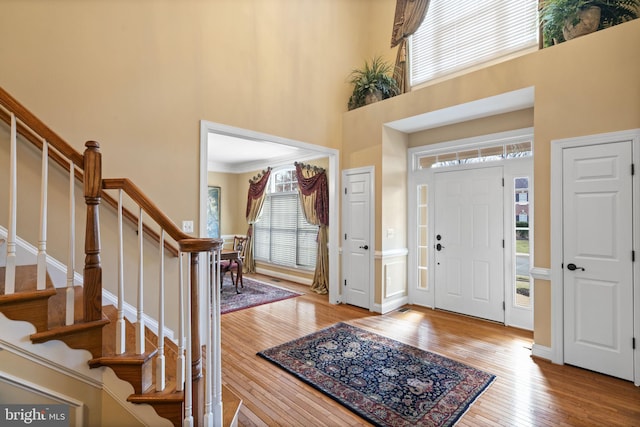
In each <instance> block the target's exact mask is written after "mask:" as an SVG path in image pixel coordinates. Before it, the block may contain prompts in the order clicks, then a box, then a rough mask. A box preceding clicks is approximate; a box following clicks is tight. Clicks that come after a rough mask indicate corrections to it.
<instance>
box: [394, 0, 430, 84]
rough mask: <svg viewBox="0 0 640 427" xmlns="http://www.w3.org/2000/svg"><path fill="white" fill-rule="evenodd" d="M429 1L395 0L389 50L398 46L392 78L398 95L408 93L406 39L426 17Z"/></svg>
mask: <svg viewBox="0 0 640 427" xmlns="http://www.w3.org/2000/svg"><path fill="white" fill-rule="evenodd" d="M428 7H429V0H397V3H396V13H395V16H394V19H393V32H392V34H391V48H394V47H396V46H398V53H397V54H396V66H395V68H394V71H393V78H394V79H396V81H397V82H398V87H399V88H400V93H405V92H408V90H409V87H408V85H407V78H406V77H407V38H408V37H409V36H410V35H411V34H413V33H415V32H416V30H417V29H418V27H420V24H422V21H424V17H425V16H426V15H427V9H428Z"/></svg>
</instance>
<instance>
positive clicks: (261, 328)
mask: <svg viewBox="0 0 640 427" xmlns="http://www.w3.org/2000/svg"><path fill="white" fill-rule="evenodd" d="M252 277H255V278H256V279H258V280H262V281H265V282H267V283H273V284H275V285H278V286H281V287H285V288H288V289H292V290H295V291H298V292H303V293H304V295H302V296H300V297H297V298H292V299H288V300H284V301H279V302H275V303H271V304H266V305H262V306H259V307H254V308H250V309H246V310H241V311H236V312H233V313H228V314H224V315H223V316H222V376H223V382H224V383H225V385H226V386H228V387H229V388H230V389H231V390H233V392H234V393H236V394H237V395H238V396H239V397H240V398H241V399H242V401H243V406H242V409H241V411H240V417H239V425H241V426H307V427H311V426H362V425H370V424H368V423H367V422H366V421H364V420H363V419H362V418H360V417H359V416H357V415H355V414H354V413H352V412H351V411H349V410H348V409H346V408H344V407H343V406H341V405H340V404H338V403H336V402H335V401H333V400H332V399H330V398H329V397H326V396H325V395H324V394H322V393H320V392H318V391H316V390H315V389H313V388H312V387H310V386H308V385H306V384H304V383H303V382H302V381H300V380H298V379H296V378H295V377H293V376H292V375H290V374H288V373H286V372H285V371H283V370H281V369H279V368H277V367H275V366H274V365H272V364H271V363H269V362H267V361H266V360H264V359H262V358H260V357H258V356H256V353H257V352H258V351H260V350H264V349H267V348H269V347H272V346H275V345H278V344H281V343H284V342H287V341H290V340H292V339H294V338H298V337H301V336H303V335H306V334H309V333H311V332H314V331H316V330H319V329H322V328H324V327H327V326H330V325H332V324H334V323H336V322H346V323H349V324H351V325H354V326H358V327H361V328H363V329H368V330H371V331H373V332H376V333H379V334H380V335H384V336H387V337H390V338H393V339H395V340H398V341H401V342H404V343H407V344H410V345H413V346H416V347H419V348H421V349H424V350H428V351H431V352H434V353H438V354H441V355H443V356H446V357H449V358H451V359H455V360H457V361H460V362H463V363H466V364H468V365H471V366H473V367H476V368H478V369H482V370H485V371H487V372H490V373H493V374H495V375H496V376H497V379H496V381H495V382H494V383H493V384H492V385H491V386H490V387H489V388H488V389H487V390H486V391H485V393H484V394H483V395H482V396H481V397H480V398H479V399H478V400H477V401H476V402H475V403H474V404H473V405H472V406H471V408H470V409H469V411H468V412H467V413H466V414H465V415H464V416H463V417H462V418H461V419H460V421H459V422H458V424H457V425H458V426H640V388H637V387H635V386H634V385H633V384H632V383H630V382H627V381H622V380H618V379H615V378H611V377H608V376H605V375H600V374H596V373H593V372H590V371H586V370H583V369H579V368H575V367H572V366H566V365H565V366H561V365H554V364H552V363H550V362H548V361H546V360H541V359H537V358H533V357H531V345H532V341H533V337H532V333H530V332H527V331H521V330H518V329H513V328H508V327H505V326H502V325H498V324H495V323H491V322H485V321H482V320H477V319H471V318H468V317H465V316H460V315H456V314H451V313H447V312H442V311H437V310H431V309H426V308H421V307H417V306H407V307H408V308H409V310H407V311H405V312H400V311H395V312H392V313H389V314H386V315H378V314H375V313H370V312H369V311H367V310H363V309H359V308H356V307H352V306H347V305H337V306H335V305H330V304H329V303H328V302H327V297H326V296H321V295H316V294H314V293H311V292H309V290H308V287H306V286H301V285H296V284H292V283H288V282H284V281H281V282H279V283H275V282H272V281H271V280H270V279H269V278H267V277H264V276H259V275H254V276H252Z"/></svg>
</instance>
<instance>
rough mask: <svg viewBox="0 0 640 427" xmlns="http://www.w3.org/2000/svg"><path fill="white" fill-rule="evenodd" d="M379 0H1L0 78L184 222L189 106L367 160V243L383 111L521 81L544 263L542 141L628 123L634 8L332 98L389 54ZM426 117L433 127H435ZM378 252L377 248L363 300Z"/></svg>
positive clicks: (390, 114)
mask: <svg viewBox="0 0 640 427" xmlns="http://www.w3.org/2000/svg"><path fill="white" fill-rule="evenodd" d="M394 5H395V2H394V1H393V0H376V1H371V0H350V1H344V0H326V1H321V2H320V1H297V2H291V1H286V0H239V1H229V0H227V1H216V2H203V1H200V0H186V1H181V2H173V1H169V0H160V1H156V2H113V1H109V0H96V1H92V2H77V1H74V0H61V1H57V2H50V1H46V0H33V1H29V2H25V1H19V0H8V1H3V2H2V13H1V14H0V39H2V40H11V42H10V43H2V44H0V58H2V60H1V61H2V73H1V74H0V85H1V86H2V87H3V88H5V89H6V90H8V91H9V92H10V93H11V94H13V95H14V96H15V97H16V98H17V99H18V100H20V101H21V102H22V103H24V104H25V105H26V106H27V107H28V108H29V109H31V110H32V111H33V112H34V113H35V114H36V115H37V116H38V117H40V118H41V119H43V120H44V121H45V123H47V124H48V125H49V126H50V127H51V128H52V129H54V130H55V131H56V132H57V133H59V134H60V135H61V136H62V137H63V138H65V139H67V140H68V141H69V142H70V143H71V144H72V145H73V146H74V147H75V148H76V149H78V150H81V149H82V147H83V144H84V141H86V140H89V139H94V140H97V141H99V142H100V143H101V147H102V152H103V154H104V175H105V176H106V177H120V176H127V177H130V178H132V179H133V180H134V181H135V182H136V183H137V184H138V185H139V186H140V187H142V189H143V190H144V191H145V192H146V193H147V194H148V195H149V196H150V197H151V198H152V199H153V200H154V201H155V202H156V203H157V204H158V206H159V207H160V208H162V209H163V210H165V211H166V212H167V214H168V215H169V216H170V217H171V218H173V219H175V221H176V222H179V221H181V220H183V219H194V220H196V224H195V225H196V229H197V227H198V182H199V181H198V174H199V172H198V168H199V159H198V156H199V154H198V153H199V125H198V124H199V120H201V119H204V120H208V121H211V122H216V123H222V124H225V125H230V126H236V127H240V128H247V129H251V130H254V131H258V132H263V133H267V134H272V135H277V136H281V137H286V138H291V139H294V140H298V141H304V142H308V143H312V144H317V145H321V146H326V147H332V148H338V149H341V154H340V155H341V158H340V165H341V168H354V167H361V166H370V165H373V166H374V167H375V169H376V177H375V186H376V204H375V206H376V212H378V213H379V214H378V215H376V230H377V233H376V234H377V236H376V242H377V247H376V250H379V251H382V250H384V251H387V250H393V249H398V248H401V247H403V246H404V245H406V241H403V240H404V238H403V239H396V238H394V239H390V240H385V239H383V238H382V237H383V236H382V233H383V232H384V231H386V230H387V228H389V227H392V228H394V229H398V230H400V229H403V228H404V229H406V224H402V223H401V222H400V223H398V222H397V220H396V218H395V217H392V216H390V215H389V214H387V213H385V212H386V210H385V209H387V208H385V207H384V206H387V204H388V203H392V202H397V201H398V200H399V197H400V196H399V193H396V190H395V189H396V183H398V182H399V176H400V175H402V173H403V172H402V168H403V166H402V165H401V164H400V163H401V159H400V156H399V154H398V153H399V151H397V150H401V147H403V146H404V147H406V146H409V144H411V145H413V144H414V143H417V142H412V137H409V138H408V139H407V137H404V136H400V135H393V134H390V133H388V132H383V124H384V123H386V122H389V121H392V120H397V119H400V118H404V117H408V116H413V115H416V114H420V113H424V112H429V111H435V110H438V109H441V108H446V107H450V106H454V105H457V104H461V103H465V102H469V101H474V100H477V99H481V98H486V97H489V96H493V95H497V94H501V93H504V92H509V91H512V90H516V89H521V88H524V87H530V86H533V87H535V105H534V108H533V122H532V123H533V127H534V132H535V149H534V151H535V154H534V168H535V195H534V197H535V203H536V210H535V233H534V238H535V259H536V266H538V267H549V266H550V265H551V261H552V260H551V259H550V254H549V245H550V235H549V234H550V224H549V204H550V203H549V185H550V178H549V167H550V158H549V146H550V141H551V140H553V139H557V138H564V137H569V136H579V135H588V134H593V133H600V132H609V131H615V130H621V129H629V128H638V127H640V102H638V99H640V77H638V76H640V54H639V53H640V45H639V44H638V43H637V40H639V39H640V20H637V21H634V22H630V23H626V24H623V25H619V26H617V27H614V28H611V29H608V30H606V31H600V32H598V33H594V34H591V35H588V36H584V37H581V38H578V39H576V40H573V41H571V42H568V43H563V44H561V45H558V46H555V47H552V48H548V49H544V50H542V51H539V52H535V53H532V54H529V55H526V56H523V57H520V58H517V59H514V60H511V61H508V62H505V63H502V64H498V65H495V66H491V67H488V68H485V69H481V70H478V71H475V72H472V73H469V74H466V75H463V76H459V77H456V78H452V79H450V80H446V81H443V82H440V83H438V84H434V85H431V86H427V87H425V88H422V89H420V90H416V91H414V92H411V93H408V94H405V95H402V96H399V97H396V98H393V99H389V100H386V101H384V102H381V103H378V104H374V105H370V106H367V107H363V108H360V109H357V110H354V111H351V112H346V113H344V112H345V110H346V103H347V99H348V96H349V93H350V88H349V85H348V84H347V83H346V81H347V76H348V74H349V72H350V71H351V69H353V68H355V67H358V66H360V65H361V64H362V62H363V60H364V59H365V58H367V57H370V56H372V55H376V54H381V55H383V56H384V57H385V58H387V59H390V60H392V59H393V58H394V57H395V52H394V51H392V50H390V49H389V48H388V46H389V37H390V31H391V30H390V28H391V24H392V16H393V9H394ZM301 17H304V19H301ZM311 17H312V18H313V19H311ZM329 29H330V30H329ZM343 113H344V114H343ZM524 114H525V115H526V116H527V117H511V118H510V119H509V121H513V127H516V126H520V125H521V124H523V123H531V122H530V115H531V112H530V110H529V112H527V113H524ZM486 125H487V123H486V122H482V123H480V122H479V123H478V124H477V125H476V124H471V125H469V127H468V128H467V130H465V131H464V132H465V133H467V132H468V131H472V133H473V132H476V131H477V132H479V133H484V132H485V131H486V128H485V126H486ZM476 126H477V128H476ZM491 126H492V125H491ZM491 126H489V127H491ZM441 131H442V136H438V137H434V138H435V139H441V138H445V137H446V138H448V137H449V136H446V135H445V134H446V133H447V132H448V131H446V130H441ZM456 132H457V130H454V129H450V130H449V133H450V134H451V135H453V134H456ZM433 133H434V134H435V133H437V132H436V131H434V132H433ZM432 136H433V135H432ZM404 167H405V168H406V166H404ZM399 174H400V175H399ZM405 185H406V184H405ZM239 191H240V192H242V191H243V190H242V188H240V187H239ZM225 194H227V192H226V191H223V197H225ZM51 215H54V214H51ZM405 218H406V216H405ZM54 222H55V221H54ZM60 223H63V222H62V221H60ZM233 227H234V231H235V227H236V226H235V225H233ZM80 240H81V239H80ZM384 268H385V266H384V265H383V264H382V263H377V264H376V276H378V277H377V279H376V299H377V301H376V302H381V301H380V300H379V298H381V295H382V291H381V287H382V283H381V282H380V278H379V277H380V276H381V275H382V274H383V270H384ZM549 289H550V284H549V283H548V282H544V281H537V282H536V291H535V292H536V294H535V297H536V311H535V340H536V343H537V344H540V345H550V313H549V311H550V292H549ZM148 306H149V305H148Z"/></svg>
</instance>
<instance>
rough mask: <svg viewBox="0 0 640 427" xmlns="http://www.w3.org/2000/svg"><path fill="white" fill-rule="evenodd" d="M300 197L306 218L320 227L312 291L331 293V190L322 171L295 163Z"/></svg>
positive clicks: (324, 172)
mask: <svg viewBox="0 0 640 427" xmlns="http://www.w3.org/2000/svg"><path fill="white" fill-rule="evenodd" d="M295 166H296V177H297V179H298V194H300V200H301V201H302V207H303V210H304V216H305V218H306V219H307V221H308V222H309V223H310V224H313V225H317V226H318V237H317V239H316V240H317V243H318V252H317V257H316V270H315V273H314V276H313V283H312V285H311V290H312V291H313V292H316V293H318V294H326V293H328V292H329V248H328V246H327V244H328V243H329V234H328V226H329V189H328V186H327V174H326V171H325V170H324V169H323V168H318V167H316V166H310V165H305V164H303V163H297V162H296V163H295Z"/></svg>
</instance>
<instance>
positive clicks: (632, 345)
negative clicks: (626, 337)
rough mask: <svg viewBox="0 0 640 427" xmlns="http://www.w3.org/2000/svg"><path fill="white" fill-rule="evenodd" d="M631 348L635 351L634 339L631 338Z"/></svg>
mask: <svg viewBox="0 0 640 427" xmlns="http://www.w3.org/2000/svg"><path fill="white" fill-rule="evenodd" d="M631 348H633V349H634V350H635V349H636V337H633V338H631Z"/></svg>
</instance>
